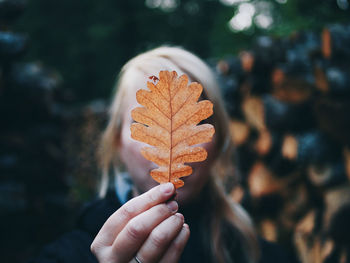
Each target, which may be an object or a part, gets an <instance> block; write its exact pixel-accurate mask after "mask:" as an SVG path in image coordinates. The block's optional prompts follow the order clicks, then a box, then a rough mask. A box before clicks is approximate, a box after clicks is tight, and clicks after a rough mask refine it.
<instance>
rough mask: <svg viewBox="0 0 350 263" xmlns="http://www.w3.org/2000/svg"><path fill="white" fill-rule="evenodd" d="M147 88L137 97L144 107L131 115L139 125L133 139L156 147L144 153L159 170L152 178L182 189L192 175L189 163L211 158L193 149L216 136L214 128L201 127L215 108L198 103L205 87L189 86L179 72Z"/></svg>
mask: <svg viewBox="0 0 350 263" xmlns="http://www.w3.org/2000/svg"><path fill="white" fill-rule="evenodd" d="M147 88H148V90H143V89H141V90H138V91H137V93H136V99H137V102H138V103H139V104H141V105H142V106H143V107H137V108H135V109H133V110H132V112H131V116H132V118H133V119H134V120H135V121H136V122H137V123H133V124H132V125H131V127H130V129H131V137H132V138H133V139H135V140H138V141H141V142H144V143H147V144H149V145H150V146H152V147H144V148H142V149H141V154H142V155H143V156H144V157H145V158H146V159H147V160H150V161H152V162H154V163H156V164H157V165H158V166H159V167H158V168H156V169H154V170H152V171H151V173H150V174H151V176H152V178H153V179H154V180H156V181H157V182H159V183H166V182H172V183H173V184H174V185H175V187H176V188H179V187H181V186H183V185H184V182H183V181H182V180H181V179H180V178H181V177H184V176H188V175H190V174H191V173H192V168H191V167H190V166H188V165H186V164H185V163H191V162H200V161H204V160H205V159H206V158H207V152H206V150H205V149H204V148H202V147H198V146H197V147H194V146H193V145H196V144H200V143H205V142H209V141H211V139H212V137H213V135H214V132H215V130H214V127H213V126H212V125H211V124H202V125H197V124H198V123H199V122H200V121H202V120H204V119H207V118H208V117H209V116H211V115H212V114H213V104H212V103H211V102H210V101H208V100H202V101H199V102H198V99H199V97H200V95H201V93H202V90H203V88H202V86H201V85H200V84H199V83H196V82H193V83H190V84H189V85H188V77H187V76H186V75H185V74H184V75H182V76H180V77H178V75H177V73H176V72H175V71H172V72H170V71H161V72H160V73H159V81H158V83H157V84H154V83H152V82H147ZM191 146H192V147H191Z"/></svg>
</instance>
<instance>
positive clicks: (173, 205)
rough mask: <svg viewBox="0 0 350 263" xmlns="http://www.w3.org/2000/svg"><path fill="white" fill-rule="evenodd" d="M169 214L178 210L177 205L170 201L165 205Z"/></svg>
mask: <svg viewBox="0 0 350 263" xmlns="http://www.w3.org/2000/svg"><path fill="white" fill-rule="evenodd" d="M166 205H167V206H168V208H169V209H170V211H171V212H173V213H175V212H176V211H177V209H178V208H179V205H178V204H177V202H176V201H170V202H168V203H167V204H166Z"/></svg>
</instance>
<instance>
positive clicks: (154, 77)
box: [148, 75, 159, 83]
mask: <svg viewBox="0 0 350 263" xmlns="http://www.w3.org/2000/svg"><path fill="white" fill-rule="evenodd" d="M148 78H149V79H150V80H152V81H153V82H154V83H157V82H158V81H159V78H157V77H156V76H154V75H152V76H150V77H148Z"/></svg>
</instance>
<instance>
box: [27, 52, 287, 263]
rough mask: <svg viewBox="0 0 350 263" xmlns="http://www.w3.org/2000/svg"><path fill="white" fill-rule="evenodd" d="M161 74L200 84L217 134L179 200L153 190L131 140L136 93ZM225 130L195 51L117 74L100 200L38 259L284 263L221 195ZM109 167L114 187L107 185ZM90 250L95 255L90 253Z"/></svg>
mask: <svg viewBox="0 0 350 263" xmlns="http://www.w3.org/2000/svg"><path fill="white" fill-rule="evenodd" d="M161 70H169V71H173V70H175V71H176V72H177V73H178V75H179V76H180V75H182V74H186V75H187V76H188V77H189V79H190V82H194V81H196V82H199V83H200V84H201V85H202V86H203V94H202V99H209V100H210V101H211V102H212V103H213V104H214V114H213V116H212V117H210V118H209V119H208V120H207V122H209V123H211V124H213V125H214V127H215V131H216V132H215V135H214V138H213V140H212V141H211V142H209V143H205V144H203V145H202V146H203V147H204V148H205V149H206V150H207V152H208V158H207V159H206V160H205V161H203V162H200V163H194V164H192V165H191V166H192V167H193V173H192V175H190V176H188V177H186V178H185V179H184V181H185V185H184V186H183V187H182V188H179V189H178V190H177V196H176V201H174V200H173V198H172V197H173V195H174V193H175V189H174V186H173V185H172V184H171V183H168V184H163V185H158V186H157V183H156V182H155V181H154V180H153V179H152V178H151V177H150V175H149V171H150V170H152V169H153V168H155V165H154V164H153V163H151V162H149V161H147V160H146V159H144V158H143V157H142V155H141V154H140V149H141V148H142V146H144V144H143V143H141V142H138V141H135V140H133V139H131V137H130V125H131V124H132V122H133V120H132V118H131V115H130V111H131V110H132V109H133V108H135V107H137V106H139V105H138V103H137V102H136V91H137V90H138V89H140V88H145V87H146V82H147V81H149V76H152V75H155V76H157V75H158V73H159V71H161ZM227 124H228V117H227V114H226V113H225V110H224V108H223V102H222V99H221V97H220V92H219V89H218V85H217V83H216V81H215V77H214V75H213V73H212V72H211V70H210V69H209V67H208V66H207V65H206V64H205V63H204V62H203V61H202V60H200V59H199V58H198V57H196V56H195V55H193V54H192V53H190V52H188V51H185V50H184V49H181V48H176V47H160V48H156V49H154V50H151V51H148V52H145V53H143V54H141V55H139V56H137V57H135V58H133V59H132V60H130V61H129V62H128V63H127V64H126V65H125V66H124V67H123V69H122V71H121V73H120V76H119V81H118V83H117V86H116V94H115V97H114V99H113V103H112V106H111V109H110V120H109V124H108V127H107V129H106V131H105V132H104V135H103V138H102V142H101V151H100V157H101V164H102V167H103V180H102V184H101V191H100V196H101V197H102V199H101V200H99V201H96V202H95V203H94V204H91V205H90V206H89V207H88V208H87V209H86V210H85V212H84V213H83V215H82V216H81V218H80V221H79V224H78V229H77V230H75V231H73V232H72V233H68V234H67V235H66V236H64V237H62V238H61V239H60V240H58V241H56V242H55V243H54V244H52V245H51V247H49V248H47V249H46V251H45V252H44V253H43V254H42V256H41V257H39V260H40V259H41V260H43V261H42V262H46V261H45V259H47V258H50V257H51V258H53V259H57V258H59V260H58V259H57V262H96V261H98V262H100V263H104V262H116V263H119V262H142V263H149V262H169V263H171V262H240V263H245V262H259V257H260V262H269V261H271V262H272V261H273V262H286V260H284V259H283V261H279V257H280V258H281V260H282V257H283V255H280V254H279V253H277V250H274V248H273V247H272V246H271V245H269V244H267V243H266V242H263V241H258V238H257V236H256V234H255V231H254V229H253V226H252V222H251V220H250V219H249V217H248V215H247V214H246V213H245V212H244V210H243V209H242V208H241V207H240V206H239V205H238V204H235V203H233V202H232V201H231V200H230V199H229V198H228V197H227V196H226V195H225V194H224V187H223V183H224V182H227V181H228V180H230V179H229V178H230V177H232V176H233V173H232V171H233V168H232V165H231V158H230V157H231V151H232V145H231V139H230V135H229V130H228V126H227ZM111 167H112V168H113V169H112V170H113V173H114V174H115V180H114V181H115V184H110V183H109V182H108V181H109V180H108V175H107V174H108V171H110V170H111V169H110V168H111ZM231 181H232V180H231ZM111 185H113V187H112V190H108V189H111V187H110V186H111ZM190 232H191V234H190ZM90 244H91V252H92V253H91V252H89V251H87V249H88V247H90ZM259 245H262V246H263V249H261V246H260V250H259ZM271 255H272V256H273V258H272V259H269V258H268V257H269V256H271ZM33 262H37V261H33ZM38 262H40V261H38ZM53 262H55V261H53Z"/></svg>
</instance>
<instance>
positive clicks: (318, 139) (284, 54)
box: [216, 24, 350, 263]
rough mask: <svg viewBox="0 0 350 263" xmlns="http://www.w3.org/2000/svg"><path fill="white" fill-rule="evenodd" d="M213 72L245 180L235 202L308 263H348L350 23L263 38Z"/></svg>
mask: <svg viewBox="0 0 350 263" xmlns="http://www.w3.org/2000/svg"><path fill="white" fill-rule="evenodd" d="M216 70H217V72H218V75H219V78H220V80H221V84H222V87H223V94H224V98H225V104H226V107H227V109H228V111H229V114H230V117H231V123H230V129H231V134H232V140H233V142H234V144H235V145H236V149H237V160H236V163H237V165H238V168H239V170H240V176H241V178H240V180H241V181H240V185H237V186H236V187H235V188H234V189H233V190H232V192H231V196H232V198H233V199H234V200H236V201H239V202H241V203H242V204H243V205H244V206H245V207H246V208H247V209H248V210H249V212H250V213H251V215H252V216H253V218H254V220H255V223H256V225H257V227H258V230H259V232H260V234H261V235H262V236H263V237H265V238H266V239H268V240H272V241H277V242H279V243H281V244H283V245H284V246H285V247H287V248H289V250H290V251H291V252H292V254H295V255H296V258H297V259H299V260H300V261H301V262H302V263H315V262H320V263H321V262H322V263H326V262H327V263H328V262H350V238H349V237H350V184H349V180H350V25H338V24H337V25H330V26H327V27H325V29H324V30H323V31H322V32H319V33H314V32H301V33H295V34H293V35H291V36H289V37H287V38H280V39H275V38H272V37H267V36H263V37H259V38H257V40H256V42H255V43H254V45H253V46H252V48H251V49H249V50H245V51H242V52H241V53H240V54H238V56H231V57H228V58H225V59H222V60H221V61H219V62H218V63H217V65H216Z"/></svg>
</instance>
